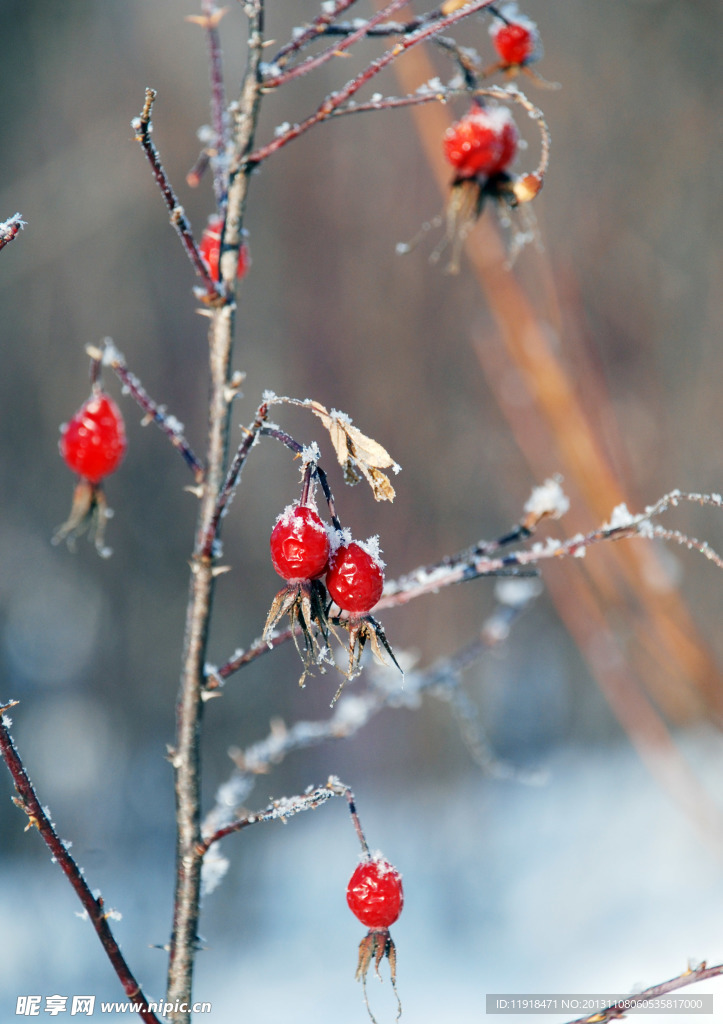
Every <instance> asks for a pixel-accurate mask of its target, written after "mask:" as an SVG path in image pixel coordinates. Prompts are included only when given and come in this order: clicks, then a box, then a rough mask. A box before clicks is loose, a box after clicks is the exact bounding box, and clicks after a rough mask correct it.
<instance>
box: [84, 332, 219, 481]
mask: <svg viewBox="0 0 723 1024" xmlns="http://www.w3.org/2000/svg"><path fill="white" fill-rule="evenodd" d="M86 352H87V353H88V355H89V356H90V357H91V359H96V360H98V361H99V362H101V363H102V365H103V366H109V367H110V368H111V370H113V372H114V373H115V375H116V376H117V377H118V380H119V381H120V382H121V384H122V385H123V391H124V392H126V391H127V392H128V394H129V395H130V396H131V397H132V398H134V399H135V401H136V402H137V403H138V405H139V406H140V407H141V409H142V410H143V412H144V413H145V417H144V420H143V423H144V424H146V423H151V422H153V423H155V424H156V426H157V427H159V428H160V429H161V430H162V431H163V433H164V434H165V435H166V437H167V438H168V440H169V441H170V442H171V444H172V445H173V447H174V448H175V449H176V450H177V451H178V452H180V453H181V455H182V456H183V458H184V460H185V462H186V464H187V466H188V467H189V468H190V469H191V470H192V472H193V474H194V476H195V477H196V480H197V481H198V482H199V483H200V482H201V480H202V479H203V472H204V471H203V465H202V464H201V461H200V459H198V458H197V457H196V455H194V453H193V450H192V448H191V446H190V445H189V443H188V441H187V440H186V438H185V437H184V436H183V424H182V423H179V421H178V420H177V419H176V417H175V416H169V415H168V413H167V412H166V410H165V408H164V407H163V406H162V405H158V404H157V403H156V402H154V401H153V399H152V398H151V397H150V396H149V395H148V393H147V392H146V390H145V388H144V387H143V385H142V384H141V382H140V381H139V380H138V378H137V377H136V376H135V374H133V373H131V371H130V370H129V369H128V367H127V365H126V361H125V357H124V356H123V355H122V353H121V352H119V351H118V349H117V348H116V347H115V345H114V344H113V341H112V339H111V338H104V339H103V349H102V350H101V349H97V348H95V347H94V346H91V345H89V346H87V347H86Z"/></svg>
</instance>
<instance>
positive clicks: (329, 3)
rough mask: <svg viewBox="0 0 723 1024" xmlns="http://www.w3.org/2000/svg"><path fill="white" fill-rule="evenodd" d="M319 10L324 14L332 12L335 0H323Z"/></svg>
mask: <svg viewBox="0 0 723 1024" xmlns="http://www.w3.org/2000/svg"><path fill="white" fill-rule="evenodd" d="M321 10H322V12H323V13H324V14H333V13H334V11H335V10H336V0H324V2H323V3H322V5H321Z"/></svg>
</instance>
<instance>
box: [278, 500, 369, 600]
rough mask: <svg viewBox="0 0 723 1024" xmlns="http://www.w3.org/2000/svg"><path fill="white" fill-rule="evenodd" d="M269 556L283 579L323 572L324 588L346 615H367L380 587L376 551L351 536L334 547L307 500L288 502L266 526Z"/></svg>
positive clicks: (298, 580) (300, 579) (294, 580)
mask: <svg viewBox="0 0 723 1024" xmlns="http://www.w3.org/2000/svg"><path fill="white" fill-rule="evenodd" d="M270 546H271V561H272V563H273V566H274V569H275V570H276V572H277V573H278V574H279V576H281V578H282V579H284V580H286V582H287V583H301V582H303V581H304V580H316V579H319V578H320V577H321V576H323V575H324V574H325V573H326V589H327V590H328V591H329V594H330V596H331V598H332V600H333V601H335V602H336V604H338V606H339V607H340V608H341V609H342V610H343V611H346V612H349V614H350V615H354V616H364V615H368V614H369V612H370V611H371V610H372V608H373V607H374V605H375V604H376V603H377V601H378V600H379V598H380V597H381V596H382V590H383V588H384V569H383V565H382V563H381V562H380V560H379V558H378V557H377V556H376V554H375V553H374V552H373V551H372V550H369V549H368V547H366V546H363V545H361V544H358V543H357V542H356V541H348V542H343V543H341V544H339V545H338V546H337V547H334V546H333V545H332V543H331V541H330V540H329V533H328V531H327V529H326V526H325V525H324V523H323V522H322V520H321V519H320V517H319V515H318V513H317V512H315V511H314V509H312V508H310V507H309V506H308V505H289V506H288V508H286V509H285V510H284V512H283V513H282V515H281V516H280V517H279V519H278V520H277V522H276V525H275V526H274V528H273V530H272V531H271V541H270Z"/></svg>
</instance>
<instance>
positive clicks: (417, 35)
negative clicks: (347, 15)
mask: <svg viewBox="0 0 723 1024" xmlns="http://www.w3.org/2000/svg"><path fill="white" fill-rule="evenodd" d="M491 2H492V0H470V3H469V4H467V5H466V6H465V7H463V8H461V9H460V10H458V11H454V12H453V13H452V14H449V15H447V17H445V18H442V19H440V20H439V21H434V22H431V23H429V24H425V25H424V26H423V27H422V28H420V29H418V30H417V31H416V32H412V33H411V34H410V35H408V36H405V37H404V38H402V39H400V40H399V41H398V42H397V44H396V45H395V46H393V47H392V48H391V49H389V50H387V51H386V53H384V54H382V56H381V57H378V58H377V59H376V60H375V61H372V63H371V64H369V65H367V67H366V68H365V69H364V70H363V71H361V72H360V73H359V74H358V75H357V76H356V77H355V78H353V79H352V80H351V81H350V82H347V84H346V85H345V86H344V87H343V88H342V89H340V90H339V91H338V92H334V93H332V94H331V95H330V96H327V98H326V99H325V100H324V102H323V103H322V104H321V105H320V106H319V107H318V109H317V110H316V111H315V112H314V113H313V114H311V115H309V117H307V118H306V119H305V120H303V121H301V122H300V123H299V124H295V125H293V126H291V127H290V128H288V129H287V130H286V131H284V132H281V133H280V134H279V135H277V136H276V138H274V139H273V140H272V141H271V142H268V143H266V145H265V146H261V147H260V148H259V149H256V150H254V151H253V152H252V153H250V154H249V155H248V157H247V162H248V164H249V165H250V166H252V167H253V166H256V165H258V164H260V163H261V162H262V161H264V160H266V159H267V158H268V157H269V156H271V155H272V153H275V152H276V151H277V150H279V149H281V147H282V146H285V145H286V144H287V143H289V142H291V141H292V139H296V138H298V137H299V136H300V135H303V134H304V133H305V132H307V131H308V130H309V129H310V128H313V127H314V125H317V124H320V123H321V122H322V121H325V120H327V119H328V118H329V117H330V116H331V115H332V114H333V112H334V111H335V110H336V109H337V108H338V107H341V106H343V105H344V104H345V103H347V102H348V101H349V100H350V99H351V97H352V96H354V95H355V94H356V93H357V92H358V91H359V90H360V89H361V88H362V87H363V86H364V85H366V83H367V82H369V81H371V79H372V78H374V77H375V75H378V74H379V72H380V71H383V70H384V68H385V67H387V66H388V65H389V64H391V63H392V61H394V60H396V59H397V57H399V56H400V55H401V54H402V53H404V52H405V51H406V50H409V49H410V48H411V47H413V46H417V45H418V44H419V43H422V42H425V41H426V40H427V39H429V38H430V37H431V36H433V35H435V34H436V33H437V32H442V31H444V30H445V29H447V28H449V27H450V26H451V25H454V24H456V23H457V22H458V21H461V20H462V18H467V17H469V16H470V15H471V14H475V13H477V12H478V11H481V10H484V8H485V7H488V6H489V5H490V3H491ZM387 9H388V8H387Z"/></svg>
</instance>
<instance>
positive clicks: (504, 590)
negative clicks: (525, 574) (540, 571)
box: [495, 579, 542, 608]
mask: <svg viewBox="0 0 723 1024" xmlns="http://www.w3.org/2000/svg"><path fill="white" fill-rule="evenodd" d="M541 592H542V584H541V583H540V581H539V580H535V579H519V580H515V579H506V580H504V579H503V580H499V581H498V582H497V584H496V585H495V597H496V598H497V600H498V601H499V603H500V604H504V605H507V607H508V608H524V606H525V605H526V604H528V602H530V601H531V600H532V599H533V598H535V597H537V595H538V594H540V593H541Z"/></svg>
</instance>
